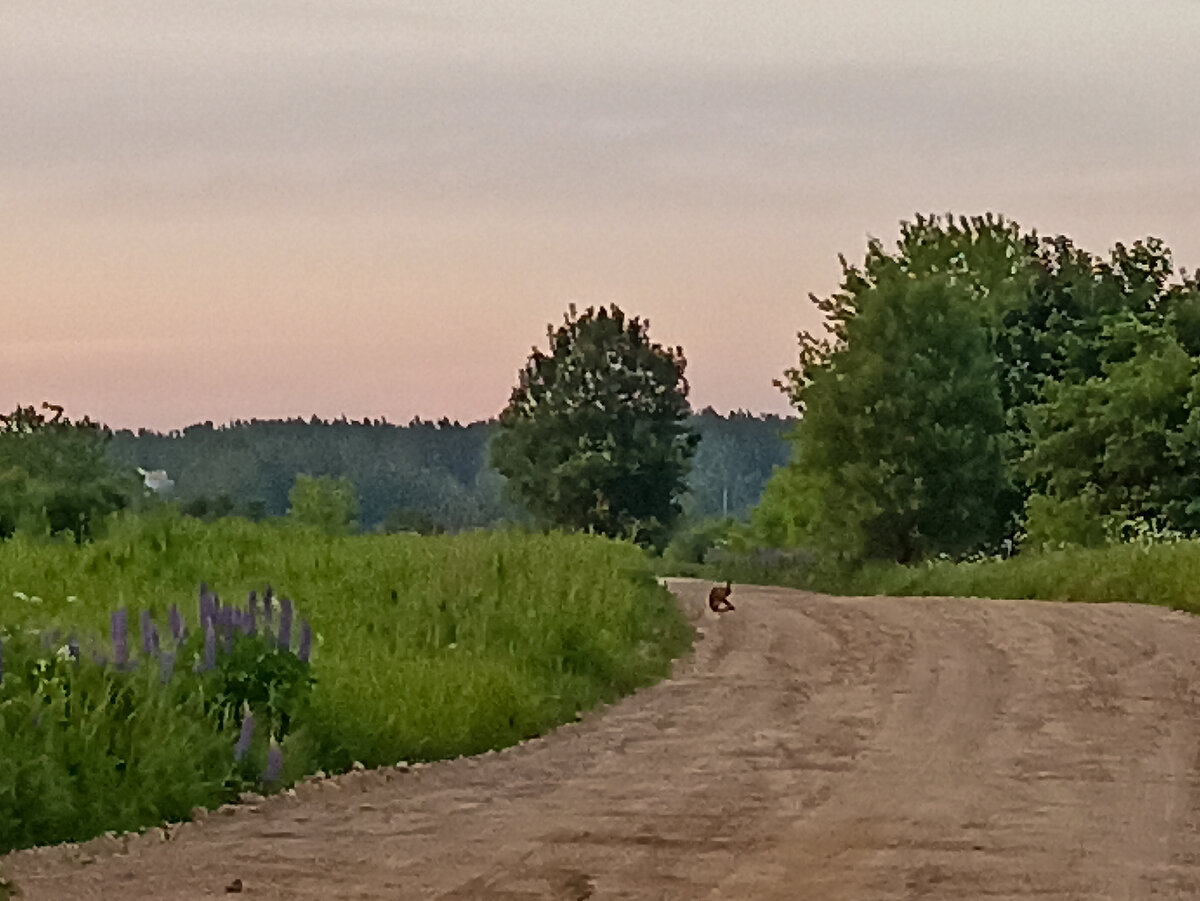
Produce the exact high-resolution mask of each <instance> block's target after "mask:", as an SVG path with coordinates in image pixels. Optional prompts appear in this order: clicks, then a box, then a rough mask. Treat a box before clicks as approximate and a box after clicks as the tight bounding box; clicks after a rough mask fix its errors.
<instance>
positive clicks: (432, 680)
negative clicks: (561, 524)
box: [0, 515, 691, 848]
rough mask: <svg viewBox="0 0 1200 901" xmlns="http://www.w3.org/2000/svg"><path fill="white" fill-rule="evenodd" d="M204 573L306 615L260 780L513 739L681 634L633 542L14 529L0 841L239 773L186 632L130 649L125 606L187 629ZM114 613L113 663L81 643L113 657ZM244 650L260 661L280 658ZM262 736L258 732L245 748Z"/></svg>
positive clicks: (5, 555)
mask: <svg viewBox="0 0 1200 901" xmlns="http://www.w3.org/2000/svg"><path fill="white" fill-rule="evenodd" d="M202 581H204V582H207V583H208V584H209V585H210V586H211V587H212V590H213V591H215V592H217V593H218V594H219V595H220V598H221V602H222V603H223V604H226V605H228V604H240V605H242V606H243V607H244V606H245V605H246V598H247V595H248V592H250V591H251V590H257V591H258V592H259V593H260V595H261V593H262V592H263V591H264V589H265V586H266V585H268V584H269V585H271V586H272V587H273V588H274V590H275V592H276V593H277V595H278V596H287V597H289V598H292V599H294V600H295V603H296V608H295V610H296V623H297V624H296V626H295V629H296V630H297V631H294V632H293V635H295V634H297V632H298V630H299V628H300V626H299V622H300V617H303V618H304V619H305V620H306V621H308V622H309V623H311V631H312V647H311V667H310V673H311V676H312V678H313V679H314V680H315V681H314V684H313V687H312V689H311V694H310V696H307V697H306V699H305V700H304V703H303V704H302V705H300V707H299V708H298V712H297V713H296V716H295V717H294V721H293V722H292V724H291V728H290V730H289V732H288V734H287V736H286V738H284V739H283V740H282V742H281V746H282V747H281V752H282V758H283V773H282V776H279V777H277V784H286V783H287V782H288V781H289V780H290V779H293V778H296V777H298V776H300V775H303V774H305V773H308V772H313V771H315V770H316V769H323V770H326V771H338V770H341V769H345V768H346V767H348V766H349V765H350V764H351V762H353V761H361V762H363V763H364V764H366V765H368V766H372V765H382V764H391V763H395V762H397V761H398V760H431V759H437V758H443V757H451V756H457V755H460V754H471V753H477V752H480V751H483V750H486V749H489V748H499V747H503V746H506V745H510V744H513V743H515V742H517V741H520V740H522V739H524V738H527V737H530V736H533V735H536V734H540V733H542V732H544V731H546V730H547V729H549V728H551V727H553V726H555V725H558V724H560V723H562V722H566V721H569V720H571V719H573V718H574V717H575V715H576V713H577V712H578V711H580V710H584V709H587V708H590V707H592V706H594V705H595V704H597V703H600V702H602V701H608V700H612V699H614V698H616V697H618V696H620V695H621V694H625V693H628V692H629V691H631V690H633V689H635V688H637V687H639V686H642V685H646V684H649V683H651V682H653V681H656V680H657V679H659V678H661V677H663V676H664V675H666V674H667V673H668V672H669V668H670V664H671V661H672V659H674V658H675V657H677V656H679V654H681V653H683V652H684V651H685V650H686V648H687V647H688V644H689V641H690V635H691V633H690V629H689V628H688V626H687V624H686V622H685V621H684V620H683V618H682V615H681V614H680V613H679V611H678V609H677V608H676V606H675V605H674V603H673V601H672V600H671V598H670V596H669V595H668V593H667V592H666V590H665V589H663V588H661V587H660V586H659V585H657V584H656V582H655V581H654V578H653V576H652V575H651V573H650V572H649V569H648V567H647V566H646V564H645V560H644V557H643V555H642V553H641V551H639V550H638V549H637V548H635V547H633V546H632V545H625V544H619V543H616V542H611V541H607V540H604V539H600V538H594V537H588V536H578V535H561V534H552V535H527V534H518V533H483V532H481V533H471V534H464V535H458V536H437V537H419V536H415V535H394V536H360V537H352V538H340V539H333V538H327V537H324V536H322V535H319V534H316V533H314V532H310V531H305V530H301V529H297V528H295V527H285V526H278V527H277V526H274V525H262V524H252V523H249V522H245V521H241V520H222V521H218V522H217V523H214V524H210V525H205V524H203V523H200V522H198V521H196V520H190V519H184V518H180V517H178V516H171V515H161V516H158V515H155V516H144V517H140V518H133V517H131V518H128V519H126V520H124V521H123V522H119V523H117V524H116V525H114V527H113V528H112V529H111V530H110V533H109V534H108V536H107V537H106V538H104V539H103V540H99V541H96V542H93V543H91V544H87V545H83V546H76V545H73V544H66V543H60V542H49V541H45V540H30V539H25V538H21V537H19V536H18V537H16V538H14V539H12V540H10V541H7V542H4V543H3V544H0V625H3V627H4V630H5V637H4V638H3V639H0V648H2V649H3V651H5V652H7V653H6V655H5V657H4V676H3V681H0V710H3V711H6V712H7V716H6V718H5V727H6V729H7V730H8V731H9V736H8V738H9V741H8V742H7V743H6V745H5V746H4V747H2V748H0V771H7V772H11V773H14V774H15V773H19V774H20V778H19V779H17V778H15V777H14V778H13V779H0V847H2V848H11V847H16V846H20V845H25V844H34V843H45V842H49V841H60V840H67V839H80V838H86V837H89V836H90V835H95V834H98V833H99V832H102V831H105V830H107V829H128V828H134V824H141V825H152V824H154V823H157V822H160V821H161V820H163V819H178V818H181V813H182V815H183V816H186V813H187V811H188V810H190V809H191V807H192V806H195V805H197V804H203V805H205V806H211V805H214V804H219V803H222V802H224V801H227V800H229V798H230V797H231V795H232V796H236V793H237V792H238V791H239V790H243V789H245V788H247V787H248V785H247V780H246V777H245V773H242V774H241V775H239V770H238V767H237V766H236V765H235V761H234V750H235V744H236V743H237V741H238V739H239V731H238V722H229V721H221V722H214V721H213V713H212V711H213V709H214V705H213V704H212V703H210V702H211V701H212V700H213V698H214V692H215V691H217V689H214V688H213V687H212V684H213V683H212V682H211V681H205V679H204V678H200V677H199V676H195V672H197V671H199V670H202V669H204V667H203V665H202V664H203V661H202V655H203V651H202V647H203V645H202V643H201V644H198V645H195V644H194V645H189V646H186V647H185V646H183V645H180V646H179V651H180V657H181V659H179V660H178V661H176V663H175V672H176V673H177V674H179V673H182V674H183V675H182V676H176V677H173V678H172V679H171V680H170V681H169V682H164V681H162V680H160V679H159V676H158V669H157V668H156V667H152V666H151V661H149V660H148V659H146V658H144V657H142V656H140V655H139V654H138V652H137V650H136V649H138V648H139V647H140V646H141V637H140V636H139V634H138V623H139V621H141V620H142V615H141V611H143V610H145V611H146V614H147V615H148V616H149V617H150V620H151V621H152V622H154V623H157V624H159V626H160V628H161V631H162V634H163V636H164V637H163V639H162V640H163V641H164V642H165V641H167V638H166V635H167V634H168V633H167V631H166V626H165V625H164V624H165V623H166V622H167V620H168V615H167V614H168V611H169V610H170V608H171V607H172V605H175V606H177V607H178V608H179V609H180V610H182V611H183V612H184V614H185V616H186V617H188V618H189V625H190V628H191V630H192V633H191V634H192V635H193V636H195V634H196V631H197V629H198V628H200V623H199V620H198V617H197V586H198V585H199V584H200V582H202ZM121 608H124V609H125V610H127V611H128V620H129V623H130V632H129V638H128V644H129V646H130V648H131V649H133V650H131V651H130V654H129V656H130V658H131V659H130V661H129V663H128V665H127V667H126V668H125V669H124V670H122V671H114V667H113V665H112V664H111V663H110V664H109V665H107V666H104V665H102V663H100V662H97V661H96V659H95V653H94V652H95V650H96V649H99V651H100V652H104V651H105V650H106V649H109V660H110V661H111V660H113V655H112V653H111V648H110V645H111V638H110V630H111V628H112V621H113V612H114V611H115V610H118V609H121ZM275 615H276V621H278V616H279V614H278V613H276V614H275ZM34 630H35V631H34ZM201 631H203V630H202V629H201ZM46 636H53V637H52V640H50V641H45V640H44V639H45V638H46ZM39 639H43V640H39ZM239 640H240V639H239ZM72 641H73V642H74V643H75V644H76V645H77V646H78V647H79V648H80V649H81V652H80V653H79V656H78V658H77V659H76V658H74V657H72V653H71V651H70V647H71V644H70V643H71V642H72ZM193 641H195V639H193ZM230 641H231V642H232V638H231V639H230ZM231 646H232V645H231ZM294 649H295V645H294V644H293V651H294ZM89 650H91V651H92V652H93V653H92V654H89ZM185 651H186V652H187V653H189V654H192V656H193V657H194V658H195V659H194V660H193V659H191V658H189V659H182V657H183V656H184V652H185ZM251 653H252V655H253V654H257V655H258V656H256V657H254V656H252V659H251V662H250V667H251V669H254V667H257V669H256V670H255V671H256V672H262V671H264V670H265V669H271V671H272V672H276V671H277V670H278V669H279V666H278V664H279V662H280V660H282V659H283V658H282V657H280V655H279V654H277V653H276V652H275V650H271V652H270V654H267V653H265V652H262V651H261V649H260V650H259V651H252V652H251ZM234 656H236V655H234ZM286 659H287V660H292V658H291V657H289V658H286ZM289 665H291V664H289ZM297 665H298V664H297ZM218 669H219V667H218ZM181 678H182V679H185V681H186V680H190V681H186V685H187V686H188V687H187V689H186V691H185V690H184V689H181V688H180V685H181V684H182V683H180V681H179V680H180V679H181ZM224 685H225V683H222V686H224ZM221 690H222V691H225V690H227V688H225V687H222V688H221ZM205 692H208V694H207V695H206V694H205ZM217 700H220V698H217ZM218 706H219V705H218ZM226 719H228V717H226ZM258 719H259V721H260V722H263V717H262V716H259V717H258ZM79 730H85V731H86V734H83V732H79ZM76 732H79V734H78V735H76V734H75V733H76ZM63 736H67V738H63ZM71 736H74V737H71ZM172 736H176V737H175V738H172ZM267 740H268V736H266V735H263V734H262V730H261V729H260V731H259V733H256V736H255V738H254V741H255V742H256V743H258V744H257V745H256V747H257V751H256V752H255V753H257V754H258V755H259V757H260V758H263V759H265V758H266V755H267V754H268V752H269V746H268V744H267ZM256 772H257V771H256ZM125 774H128V775H129V776H130V777H131V778H128V779H127V778H125ZM134 776H136V777H137V778H136V779H134V778H132V777H134ZM268 787H269V786H268ZM35 810H36V811H37V816H34V815H33V814H34V811H35ZM34 821H37V822H38V823H41V824H42V825H41V826H39V827H38V829H37V830H33V831H31V830H30V828H29V825H30V823H31V822H34ZM38 830H40V831H38Z"/></svg>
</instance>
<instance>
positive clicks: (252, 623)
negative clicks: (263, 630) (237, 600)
mask: <svg viewBox="0 0 1200 901" xmlns="http://www.w3.org/2000/svg"><path fill="white" fill-rule="evenodd" d="M246 625H247V626H248V627H249V629H250V634H251V635H254V634H255V633H257V632H258V592H257V591H255V590H254V589H253V588H252V589H250V598H249V600H247V601H246Z"/></svg>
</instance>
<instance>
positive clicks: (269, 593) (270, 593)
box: [263, 585, 275, 632]
mask: <svg viewBox="0 0 1200 901" xmlns="http://www.w3.org/2000/svg"><path fill="white" fill-rule="evenodd" d="M274 600H275V592H274V590H273V589H272V588H271V586H270V585H268V586H267V590H266V591H264V592H263V622H264V623H266V628H267V631H268V632H270V631H271V613H272V610H271V608H272V607H274V606H275V603H274Z"/></svg>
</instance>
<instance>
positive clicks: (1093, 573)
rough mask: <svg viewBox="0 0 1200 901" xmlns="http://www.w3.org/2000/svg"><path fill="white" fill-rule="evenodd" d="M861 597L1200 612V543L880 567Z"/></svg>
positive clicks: (869, 572)
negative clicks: (979, 599)
mask: <svg viewBox="0 0 1200 901" xmlns="http://www.w3.org/2000/svg"><path fill="white" fill-rule="evenodd" d="M854 587H855V588H857V589H858V591H859V593H870V594H889V595H945V596H950V597H992V598H1036V599H1042V600H1050V601H1086V602H1092V603H1108V602H1118V601H1124V602H1128V603H1136V604H1154V605H1157V606H1161V607H1170V608H1171V609H1174V610H1185V611H1187V612H1189V613H1200V541H1181V542H1178V543H1175V544H1159V545H1149V546H1147V545H1137V544H1122V545H1110V546H1108V547H1103V548H1072V549H1064V550H1060V551H1052V552H1048V553H1040V554H1022V555H1020V556H1017V557H1013V558H1011V559H1009V560H990V561H983V562H979V563H949V562H937V563H931V564H926V565H924V566H911V567H902V566H886V567H885V566H880V567H871V568H868V569H866V570H864V571H862V572H861V573H859V575H858V576H857V577H856V584H855V586H854Z"/></svg>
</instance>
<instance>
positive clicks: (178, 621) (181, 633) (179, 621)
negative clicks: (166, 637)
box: [167, 604, 187, 644]
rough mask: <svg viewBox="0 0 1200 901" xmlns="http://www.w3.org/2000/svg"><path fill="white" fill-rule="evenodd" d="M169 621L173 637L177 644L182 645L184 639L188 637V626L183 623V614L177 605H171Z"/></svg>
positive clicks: (168, 615)
mask: <svg viewBox="0 0 1200 901" xmlns="http://www.w3.org/2000/svg"><path fill="white" fill-rule="evenodd" d="M167 619H168V620H169V621H170V623H171V637H172V638H174V639H175V643H176V644H182V642H183V640H184V638H186V637H187V626H185V625H184V623H183V614H182V613H180V612H179V607H178V606H177V605H175V604H172V605H171V612H170V613H169V614H167Z"/></svg>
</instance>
